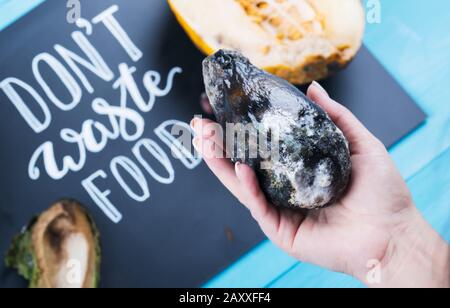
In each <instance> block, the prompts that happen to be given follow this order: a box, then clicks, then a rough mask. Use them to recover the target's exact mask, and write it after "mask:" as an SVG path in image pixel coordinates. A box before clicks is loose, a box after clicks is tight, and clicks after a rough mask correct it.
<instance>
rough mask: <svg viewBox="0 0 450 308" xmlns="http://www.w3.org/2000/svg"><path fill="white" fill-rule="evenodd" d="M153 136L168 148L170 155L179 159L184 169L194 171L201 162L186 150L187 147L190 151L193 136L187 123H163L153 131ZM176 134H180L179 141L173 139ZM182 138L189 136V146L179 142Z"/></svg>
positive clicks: (175, 121)
mask: <svg viewBox="0 0 450 308" xmlns="http://www.w3.org/2000/svg"><path fill="white" fill-rule="evenodd" d="M170 126H172V129H171V131H170V132H169V131H168V130H167V128H169V127H170ZM186 132H187V133H186ZM155 134H156V135H157V136H158V137H159V138H160V139H161V141H162V142H164V143H165V144H166V145H167V146H168V147H169V148H170V150H171V151H172V155H173V156H174V157H175V158H177V159H179V160H180V161H181V162H182V163H183V165H184V166H185V167H186V168H188V169H194V168H195V167H197V166H198V165H199V164H200V163H201V162H202V159H201V158H200V157H198V156H197V157H196V155H194V154H192V152H191V151H190V150H188V148H187V147H189V149H190V147H191V144H192V142H191V140H192V135H193V132H192V129H191V127H190V126H189V125H188V124H187V123H184V122H181V121H177V120H168V121H165V122H164V123H162V124H161V125H160V126H158V127H157V128H156V129H155ZM178 134H181V136H180V137H179V138H180V139H177V138H175V137H174V135H178ZM185 134H187V135H185ZM183 136H189V144H186V143H185V144H183V142H180V140H183V139H185V138H184V137H183Z"/></svg>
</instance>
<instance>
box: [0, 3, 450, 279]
mask: <svg viewBox="0 0 450 308" xmlns="http://www.w3.org/2000/svg"><path fill="white" fill-rule="evenodd" d="M43 1H44V0H0V30H1V29H3V28H4V27H6V26H8V25H10V24H11V23H12V22H14V21H15V20H16V19H17V18H20V17H21V16H23V15H24V14H25V13H26V12H28V11H29V10H31V9H32V8H34V7H35V6H37V5H38V4H40V3H42V2H43ZM447 2H448V1H446V0H429V1H422V0H396V1H388V0H381V5H382V22H381V24H372V25H368V26H367V30H366V36H365V40H364V42H365V44H366V46H368V48H369V49H370V50H371V51H372V53H373V54H374V55H375V57H377V58H378V60H379V61H380V62H381V63H382V64H383V65H384V66H385V67H386V69H387V70H388V71H389V72H390V73H391V74H392V75H393V76H394V78H395V79H396V80H397V81H398V82H399V83H400V85H401V86H402V87H403V88H404V89H405V90H406V91H407V92H408V93H409V94H410V95H411V96H412V97H413V99H414V100H415V101H416V102H417V103H418V104H419V105H420V106H421V107H422V108H423V109H424V110H425V111H426V112H427V114H428V115H429V119H428V120H427V122H426V123H425V124H424V125H423V126H422V127H421V128H419V129H417V130H416V131H415V132H413V133H412V134H410V135H409V136H407V137H405V138H404V140H402V141H401V142H399V143H398V144H397V145H396V146H394V147H393V148H392V149H390V153H391V155H392V157H393V159H394V160H395V162H396V164H397V166H398V168H399V169H400V171H401V173H402V175H403V176H404V178H405V179H407V180H408V185H409V187H410V189H411V191H412V192H413V195H414V198H415V201H416V203H417V204H418V207H419V208H420V209H421V211H422V213H423V214H424V216H425V217H426V219H427V220H428V221H429V222H430V223H431V224H432V225H433V226H434V227H435V228H436V229H437V230H438V231H439V232H440V233H441V234H442V235H443V236H444V238H446V239H447V240H448V241H450V220H449V217H450V206H449V204H450V167H449V166H450V102H449V100H450V87H449V86H448V82H449V80H450V32H449V31H448V29H449V28H450V11H449V10H448V9H447V7H448V3H447ZM393 103H395V102H393ZM206 287H362V285H361V283H359V282H358V281H356V280H354V279H352V278H351V277H348V276H345V275H342V274H337V273H331V272H329V271H326V270H324V269H321V268H319V267H316V266H312V265H309V264H305V263H299V262H297V261H296V260H294V259H293V258H291V257H289V256H287V255H286V254H285V253H283V252H282V251H280V250H279V249H278V248H276V247H275V246H273V245H272V244H271V243H270V242H268V241H266V242H264V243H262V244H261V245H259V246H258V247H256V248H255V249H253V250H252V251H251V252H250V253H248V254H247V255H245V256H243V257H242V258H241V259H240V260H239V261H238V262H236V263H235V264H234V265H232V266H231V267H230V268H229V269H227V270H226V271H224V272H223V273H222V274H220V275H218V276H217V277H215V278H214V279H212V280H211V281H210V282H209V283H208V284H207V285H206Z"/></svg>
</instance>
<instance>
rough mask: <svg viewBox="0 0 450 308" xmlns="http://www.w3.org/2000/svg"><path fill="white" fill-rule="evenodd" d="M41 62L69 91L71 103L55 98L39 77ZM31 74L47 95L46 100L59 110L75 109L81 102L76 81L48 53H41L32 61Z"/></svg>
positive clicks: (79, 89)
mask: <svg viewBox="0 0 450 308" xmlns="http://www.w3.org/2000/svg"><path fill="white" fill-rule="evenodd" d="M41 61H43V62H46V63H47V65H48V66H49V67H50V68H51V69H52V70H53V71H54V72H55V74H56V75H57V76H58V78H59V79H60V80H61V81H62V83H63V84H64V86H65V87H66V88H67V90H68V91H69V93H70V95H71V96H72V101H71V102H69V103H64V102H62V101H61V100H60V99H59V98H57V97H56V95H55V93H53V91H52V89H50V87H49V85H48V84H47V82H46V81H45V80H44V78H43V77H42V75H41V72H40V70H39V63H40V62H41ZM32 69H33V74H34V77H35V78H36V80H37V81H38V83H39V84H40V86H41V87H42V89H43V90H44V92H45V94H47V96H48V98H49V99H50V100H51V101H52V102H53V103H54V104H55V105H56V106H57V107H58V108H59V109H61V110H63V111H69V110H72V109H73V108H75V107H76V106H77V105H78V103H79V102H80V100H81V96H82V92H81V88H80V86H79V85H78V83H77V82H76V80H75V79H74V78H73V77H72V75H71V74H70V73H69V71H68V70H67V69H66V68H65V67H64V66H63V65H62V64H61V62H59V61H58V60H57V59H56V58H55V57H54V56H52V55H51V54H49V53H41V54H38V55H37V56H36V57H34V59H33V63H32Z"/></svg>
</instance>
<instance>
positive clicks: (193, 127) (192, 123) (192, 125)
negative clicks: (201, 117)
mask: <svg viewBox="0 0 450 308" xmlns="http://www.w3.org/2000/svg"><path fill="white" fill-rule="evenodd" d="M195 124H197V118H193V119H192V120H191V123H190V125H191V128H192V129H193V130H195Z"/></svg>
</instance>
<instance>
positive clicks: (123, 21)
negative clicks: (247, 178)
mask: <svg viewBox="0 0 450 308" xmlns="http://www.w3.org/2000/svg"><path fill="white" fill-rule="evenodd" d="M81 4H82V5H81V8H82V11H81V12H82V15H81V18H82V19H80V20H79V21H78V22H77V23H76V24H72V23H68V22H67V19H66V15H67V8H66V3H65V1H57V0H47V1H46V2H45V3H44V4H42V5H40V6H39V7H38V8H37V9H35V10H34V11H32V12H31V13H30V14H28V15H26V16H25V17H24V18H22V19H21V20H19V21H18V22H16V23H15V24H13V25H12V26H10V27H9V28H8V29H6V30H4V31H2V32H0V46H2V48H1V50H0V85H1V88H0V114H1V117H2V120H1V121H0V142H1V144H2V145H1V148H2V151H0V170H1V176H0V253H2V252H4V251H6V249H7V247H8V245H9V242H10V239H11V238H12V237H13V235H14V234H15V233H17V232H18V231H19V230H20V228H21V227H22V226H23V225H25V224H26V223H27V221H28V220H29V219H30V217H31V216H32V215H33V214H35V213H39V212H41V211H43V210H45V209H46V208H47V207H48V206H49V205H50V204H52V203H53V202H54V201H56V200H58V199H60V198H63V197H70V198H75V199H78V200H79V201H81V202H82V203H84V204H85V205H86V206H87V208H88V209H89V211H90V212H91V213H92V214H93V216H94V218H95V220H96V222H97V224H98V227H99V229H100V232H101V235H102V247H103V263H102V280H101V286H102V287H167V286H169V287H192V286H201V285H202V284H203V283H205V282H206V281H207V280H208V279H210V278H212V277H213V276H214V274H216V273H218V272H220V271H221V270H223V269H224V268H226V267H227V266H228V265H230V264H231V263H232V262H234V261H235V260H237V259H238V258H239V257H240V256H242V255H243V254H244V253H245V252H246V251H248V250H249V249H250V248H252V247H254V246H255V245H256V244H257V243H259V242H260V241H262V240H263V235H262V234H261V232H260V230H259V228H258V227H257V225H256V224H255V223H254V222H253V220H252V219H251V217H250V215H249V213H248V211H247V210H245V209H244V208H243V207H242V206H240V205H239V204H238V202H237V201H236V200H235V199H234V198H233V197H232V196H231V195H230V194H229V193H228V192H227V191H226V190H225V189H224V188H223V187H222V186H221V185H220V183H219V182H218V181H217V179H215V178H214V176H212V174H211V173H210V172H209V171H208V169H207V168H206V166H205V165H204V164H203V163H202V162H201V161H200V160H199V159H198V158H196V157H195V155H193V154H194V153H193V152H192V151H187V150H183V149H185V148H184V147H178V148H174V145H180V144H178V143H177V140H178V139H177V137H179V134H183V132H185V131H186V130H188V127H187V124H186V123H188V122H189V121H190V119H191V118H192V117H193V116H194V115H198V114H201V110H200V106H199V97H200V94H201V93H202V91H203V90H204V89H203V83H202V78H201V61H202V59H203V55H201V54H200V53H199V52H198V51H197V50H196V49H195V47H194V46H193V45H192V43H191V42H190V41H189V39H188V38H187V37H186V35H185V34H184V32H183V30H182V29H181V28H180V26H179V25H178V24H177V22H176V20H175V19H174V17H173V16H172V14H171V12H170V10H169V8H168V5H167V3H166V2H165V1H142V0H96V1H81ZM85 52H87V53H85ZM87 55H90V56H91V58H88V56H87ZM83 60H84V61H85V62H83ZM88 60H90V61H88ZM86 61H87V62H86ZM88 62H92V63H95V64H96V65H95V66H92V65H91V66H89V63H88ZM80 63H84V64H85V65H84V66H83V65H81V64H80ZM77 68H79V70H78V69H77ZM368 68H370V70H368ZM58 76H59V77H58ZM159 79H160V80H159ZM364 80H366V81H368V82H364ZM134 84H135V85H136V87H135V88H134V87H133V85H134ZM327 88H329V89H330V92H331V94H335V95H336V96H337V97H338V98H339V99H341V100H342V101H345V102H346V103H347V104H348V106H349V107H350V108H351V109H352V110H353V111H355V113H356V114H357V115H358V116H359V117H360V118H361V119H362V121H363V122H365V123H366V124H367V125H368V126H369V128H371V129H372V131H374V132H375V133H376V134H377V135H378V136H379V137H380V138H382V140H383V141H384V142H385V144H386V145H391V144H393V143H394V142H395V141H397V140H399V139H400V138H401V137H402V136H404V135H405V134H406V133H408V132H410V131H411V130H412V129H413V128H414V127H416V126H417V125H419V124H420V123H421V122H422V121H423V119H424V114H423V113H422V112H421V111H420V109H419V108H417V106H416V105H415V104H414V102H412V101H411V100H410V99H409V97H408V96H407V95H406V94H405V93H404V92H403V91H402V90H401V88H400V87H399V86H398V85H397V84H396V83H395V82H394V81H393V79H392V78H391V77H390V76H389V75H388V74H387V73H386V72H385V71H384V69H383V68H382V67H381V66H380V65H379V64H378V63H377V62H376V61H375V60H374V59H373V57H372V56H371V55H370V54H369V53H368V52H367V50H366V49H363V50H362V52H361V53H360V55H359V56H358V58H357V59H356V61H355V62H354V63H353V64H352V65H351V66H350V67H349V68H348V69H347V70H346V71H345V72H343V73H341V74H338V75H337V76H336V77H334V78H332V79H330V80H329V81H328V83H327ZM139 93H140V94H142V97H143V99H142V100H141V99H140V97H139ZM96 122H97V123H98V124H97V126H96V128H97V129H98V127H103V128H108V129H109V131H110V134H109V137H110V138H106V141H105V142H104V143H103V144H99V143H100V142H99V143H97V144H95V142H92V140H93V139H92V138H90V139H89V127H92V126H93V125H94V123H96ZM102 125H103V126H102ZM174 127H178V128H183V129H184V131H182V130H179V131H178V135H177V133H174V131H172V128H174ZM96 132H97V133H96V134H94V136H96V137H97V139H96V140H97V141H98V140H101V138H100V137H101V136H100V134H99V132H98V131H96ZM80 133H82V134H81V136H82V137H83V138H84V139H83V142H81V141H80V140H81V139H80V138H81V137H80ZM86 136H87V137H86ZM91 137H92V135H91ZM86 140H88V141H89V140H90V141H91V142H88V141H86ZM94 140H95V138H94ZM80 149H81V150H80ZM173 149H178V152H177V151H172V150H173ZM172 152H173V153H172ZM44 153H46V154H44ZM173 154H175V155H173ZM44 156H45V163H46V165H47V166H48V168H47V169H46V168H44V160H43V159H44V158H43V157H44ZM166 156H167V157H166ZM53 157H55V162H56V165H55V166H53V167H52V158H53ZM64 157H72V160H70V159H68V158H65V162H64V163H63V161H64ZM156 158H158V159H156ZM161 162H163V163H161ZM64 167H65V168H64ZM136 179H137V180H136ZM17 286H26V283H25V282H24V281H23V280H21V279H20V278H18V277H17V275H16V274H15V272H14V271H12V270H8V269H6V268H5V267H4V265H3V262H0V287H17Z"/></svg>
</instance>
